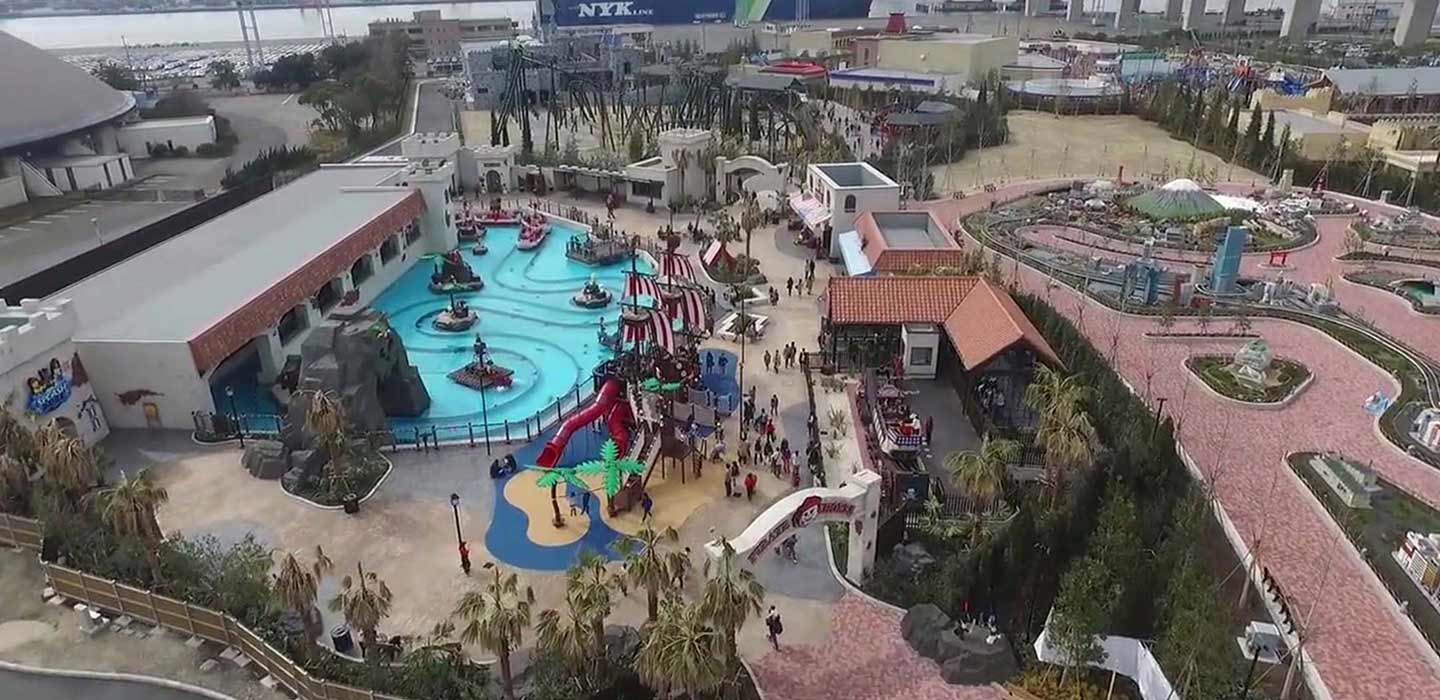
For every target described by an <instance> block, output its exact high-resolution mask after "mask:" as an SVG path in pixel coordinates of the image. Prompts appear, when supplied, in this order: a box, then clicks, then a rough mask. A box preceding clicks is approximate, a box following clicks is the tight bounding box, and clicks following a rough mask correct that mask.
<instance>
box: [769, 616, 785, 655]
mask: <svg viewBox="0 0 1440 700" xmlns="http://www.w3.org/2000/svg"><path fill="white" fill-rule="evenodd" d="M765 631H766V632H767V636H769V637H770V643H771V644H773V645H775V651H780V635H781V634H782V633H784V632H785V625H784V624H782V623H781V622H780V612H779V611H777V610H776V609H775V606H773V605H772V606H770V612H768V613H766V614H765Z"/></svg>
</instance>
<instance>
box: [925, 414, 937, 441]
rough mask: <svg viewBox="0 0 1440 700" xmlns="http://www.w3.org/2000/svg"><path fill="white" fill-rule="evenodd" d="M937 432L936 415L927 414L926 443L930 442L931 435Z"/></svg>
mask: <svg viewBox="0 0 1440 700" xmlns="http://www.w3.org/2000/svg"><path fill="white" fill-rule="evenodd" d="M934 432H935V416H925V444H927V445H928V444H930V435H931V434H932V433H934Z"/></svg>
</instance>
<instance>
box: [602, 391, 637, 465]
mask: <svg viewBox="0 0 1440 700" xmlns="http://www.w3.org/2000/svg"><path fill="white" fill-rule="evenodd" d="M631 417H632V416H631V415H630V402H629V401H625V400H621V401H616V402H615V407H614V408H612V409H610V416H609V417H608V418H606V419H605V425H606V427H608V428H609V429H610V439H611V440H614V441H615V446H616V447H618V448H620V455H621V456H622V457H623V456H624V455H625V450H627V449H629V447H630V427H629V425H628V424H629V423H630V419H631Z"/></svg>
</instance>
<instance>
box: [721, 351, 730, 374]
mask: <svg viewBox="0 0 1440 700" xmlns="http://www.w3.org/2000/svg"><path fill="white" fill-rule="evenodd" d="M728 364H730V358H729V357H726V356H725V355H721V356H720V374H725V365H728Z"/></svg>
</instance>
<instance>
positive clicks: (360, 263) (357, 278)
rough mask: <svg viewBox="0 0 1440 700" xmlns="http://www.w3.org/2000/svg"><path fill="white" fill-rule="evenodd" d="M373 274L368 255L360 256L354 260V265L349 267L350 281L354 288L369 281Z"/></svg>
mask: <svg viewBox="0 0 1440 700" xmlns="http://www.w3.org/2000/svg"><path fill="white" fill-rule="evenodd" d="M374 274H375V270H374V266H373V264H372V263H371V262H370V256H369V255H362V256H360V259H359V260H356V261H355V264H354V265H351V266H350V281H351V283H353V284H354V285H355V286H356V287H359V286H360V284H361V283H362V282H364V281H365V280H368V279H370V277H371V275H374Z"/></svg>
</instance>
